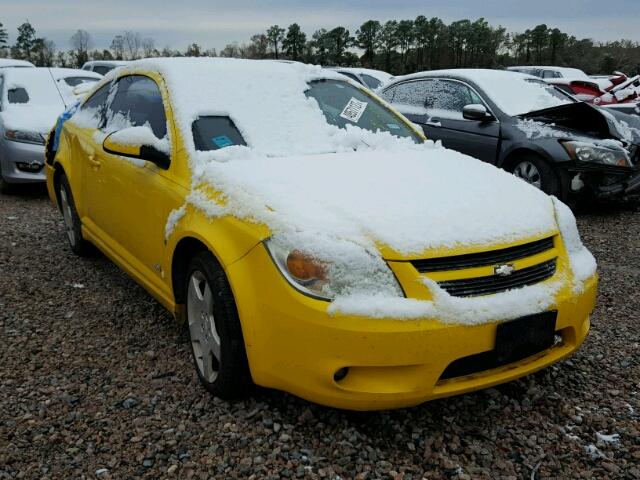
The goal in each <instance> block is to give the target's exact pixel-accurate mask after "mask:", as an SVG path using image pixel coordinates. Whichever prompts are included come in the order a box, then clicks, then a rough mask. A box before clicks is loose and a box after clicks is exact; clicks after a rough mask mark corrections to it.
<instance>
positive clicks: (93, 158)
mask: <svg viewBox="0 0 640 480" xmlns="http://www.w3.org/2000/svg"><path fill="white" fill-rule="evenodd" d="M87 158H88V159H89V163H90V164H91V165H93V166H94V167H99V166H100V165H102V162H101V161H100V160H96V156H95V155H94V154H93V153H91V154H89V155H88V156H87Z"/></svg>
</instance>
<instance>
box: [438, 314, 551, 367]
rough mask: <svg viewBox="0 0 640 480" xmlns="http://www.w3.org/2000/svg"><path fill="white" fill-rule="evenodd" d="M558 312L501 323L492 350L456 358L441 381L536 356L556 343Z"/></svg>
mask: <svg viewBox="0 0 640 480" xmlns="http://www.w3.org/2000/svg"><path fill="white" fill-rule="evenodd" d="M557 315H558V313H557V312H555V311H554V312H543V313H538V314H535V315H528V316H526V317H520V318H518V319H516V320H511V321H509V322H505V323H501V324H500V325H498V327H497V329H496V341H495V346H494V348H493V350H490V351H488V352H482V353H477V354H475V355H470V356H468V357H463V358H459V359H457V360H455V361H453V362H452V363H451V364H449V366H448V367H447V368H446V369H445V371H444V372H443V373H442V375H441V376H440V380H447V379H449V378H455V377H463V376H465V375H471V374H474V373H479V372H483V371H485V370H491V369H493V368H498V367H502V366H504V365H508V364H510V363H515V362H517V361H519V360H523V359H525V358H527V357H531V356H533V355H536V354H538V353H540V352H542V351H544V350H546V349H548V348H551V347H552V346H553V345H554V343H555V330H556V317H557Z"/></svg>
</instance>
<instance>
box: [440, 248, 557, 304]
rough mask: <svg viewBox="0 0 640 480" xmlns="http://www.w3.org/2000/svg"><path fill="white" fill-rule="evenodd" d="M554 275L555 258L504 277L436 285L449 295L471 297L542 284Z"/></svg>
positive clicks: (478, 278)
mask: <svg viewBox="0 0 640 480" xmlns="http://www.w3.org/2000/svg"><path fill="white" fill-rule="evenodd" d="M554 273H556V259H555V258H554V259H553V260H549V261H548V262H544V263H540V264H538V265H534V266H533V267H527V268H523V269H522V270H516V271H515V272H513V273H512V274H511V275H509V276H506V277H501V276H498V275H491V276H488V277H476V278H469V279H464V280H450V281H446V282H439V283H438V285H439V286H440V288H442V289H444V290H446V291H447V292H448V293H449V295H453V296H455V297H473V296H477V295H490V294H492V293H498V292H502V291H505V290H511V289H513V288H520V287H524V286H527V285H533V284H534V283H538V282H542V281H543V280H546V279H547V278H550V277H551V276H553V274H554Z"/></svg>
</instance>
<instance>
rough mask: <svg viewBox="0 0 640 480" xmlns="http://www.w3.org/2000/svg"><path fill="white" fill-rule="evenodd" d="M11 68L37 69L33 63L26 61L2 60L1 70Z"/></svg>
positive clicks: (0, 60) (0, 62)
mask: <svg viewBox="0 0 640 480" xmlns="http://www.w3.org/2000/svg"><path fill="white" fill-rule="evenodd" d="M9 67H35V65H34V64H33V63H31V62H27V61H26V60H15V59H13V58H0V68H9Z"/></svg>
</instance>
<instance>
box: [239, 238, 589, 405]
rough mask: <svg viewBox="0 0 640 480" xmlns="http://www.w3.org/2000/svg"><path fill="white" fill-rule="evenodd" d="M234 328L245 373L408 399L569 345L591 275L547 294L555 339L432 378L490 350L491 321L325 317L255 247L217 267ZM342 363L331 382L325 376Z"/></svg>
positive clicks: (513, 373) (351, 395)
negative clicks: (507, 359) (223, 274)
mask: <svg viewBox="0 0 640 480" xmlns="http://www.w3.org/2000/svg"><path fill="white" fill-rule="evenodd" d="M227 273H228V275H229V278H230V279H231V284H232V287H233V290H234V295H235V298H236V304H237V305H238V311H239V314H240V319H241V322H242V326H243V333H244V336H245V344H246V347H247V355H248V359H249V365H250V368H251V373H252V377H253V380H254V382H255V383H257V384H258V385H262V386H266V387H271V388H277V389H280V390H285V391H288V392H291V393H293V394H295V395H298V396H300V397H302V398H305V399H307V400H310V401H312V402H316V403H320V404H324V405H329V406H333V407H338V408H347V409H354V410H377V409H387V408H399V407H406V406H411V405H417V404H420V403H422V402H425V401H427V400H431V399H436V398H440V397H447V396H451V395H455V394H461V393H465V392H470V391H473V390H477V389H481V388H486V387H489V386H492V385H496V384H499V383H503V382H507V381H510V380H513V379H516V378H518V377H521V376H523V375H527V374H530V373H532V372H535V371H537V370H539V369H541V368H544V367H545V366H548V365H550V364H552V363H554V362H557V361H559V360H561V359H563V358H565V357H567V356H568V355H570V354H571V353H572V352H574V351H575V350H577V349H578V347H579V346H580V344H581V343H582V342H583V341H584V339H585V337H586V335H587V333H588V331H589V315H590V313H591V311H592V309H593V307H594V304H595V296H596V285H597V279H596V278H595V277H594V278H592V279H591V280H589V281H588V282H587V284H586V288H585V290H584V291H583V292H582V293H581V294H578V295H576V294H573V293H571V291H570V289H569V288H566V289H563V290H562V292H561V293H558V295H557V297H556V298H557V303H556V305H554V306H553V308H550V309H552V310H556V311H557V312H558V314H557V320H556V333H557V334H559V335H561V336H562V342H561V343H559V344H556V345H555V346H553V347H551V348H549V349H547V350H545V351H543V352H540V353H539V354H537V355H534V356H532V357H528V358H526V359H524V360H521V361H517V362H514V363H512V364H509V365H506V366H503V367H500V368H495V369H493V370H487V371H482V372H479V373H475V374H471V375H467V376H464V377H457V378H451V379H448V380H440V376H441V375H442V373H443V372H444V371H445V369H446V368H447V366H448V365H449V364H451V363H452V362H454V361H455V360H457V359H460V358H463V357H467V356H471V355H474V354H478V353H481V352H486V351H490V350H492V349H493V348H494V344H495V337H496V329H497V323H488V324H482V325H476V326H464V325H450V324H444V323H441V322H439V321H438V320H437V319H421V320H393V319H385V320H380V319H369V318H363V317H355V316H340V315H338V316H329V315H328V314H327V313H326V309H327V305H328V304H327V303H326V302H322V301H319V300H314V299H311V298H309V297H306V296H304V295H302V294H300V293H298V292H297V291H295V290H294V289H293V288H291V287H290V286H289V285H288V284H287V283H286V281H285V280H284V279H283V278H282V277H281V276H280V275H279V273H278V272H277V271H276V269H275V267H274V266H273V264H272V263H271V259H270V258H269V257H268V255H267V253H266V251H265V249H264V248H263V247H262V245H258V246H257V247H256V248H254V249H253V250H252V251H250V252H249V253H248V254H247V255H246V256H245V257H243V258H242V259H241V260H239V261H237V262H235V263H234V264H232V265H230V266H229V267H228V271H227ZM343 367H349V373H348V375H347V376H346V377H345V378H344V379H343V380H340V381H335V380H334V374H335V373H336V372H337V371H338V370H339V369H341V368H343Z"/></svg>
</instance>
